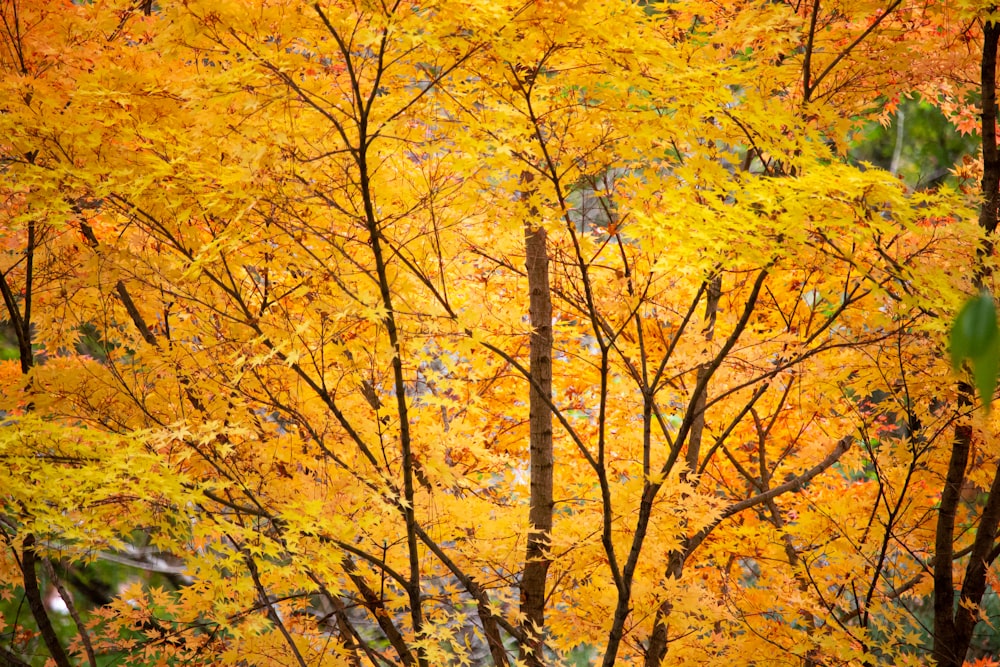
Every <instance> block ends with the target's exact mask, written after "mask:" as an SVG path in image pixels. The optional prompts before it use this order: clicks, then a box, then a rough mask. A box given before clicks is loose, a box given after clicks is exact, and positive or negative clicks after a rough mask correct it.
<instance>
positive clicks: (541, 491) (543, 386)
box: [521, 227, 553, 667]
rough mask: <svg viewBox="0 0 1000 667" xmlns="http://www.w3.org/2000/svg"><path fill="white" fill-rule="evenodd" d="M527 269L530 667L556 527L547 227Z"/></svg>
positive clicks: (535, 236) (529, 236)
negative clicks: (529, 386)
mask: <svg viewBox="0 0 1000 667" xmlns="http://www.w3.org/2000/svg"><path fill="white" fill-rule="evenodd" d="M525 250H526V255H527V257H526V260H525V268H526V269H527V275H528V291H529V293H530V302H529V306H528V314H529V319H530V321H531V349H530V355H531V366H530V369H529V372H530V373H531V376H532V380H533V381H532V383H531V391H530V394H529V411H530V412H529V427H530V435H529V443H528V444H529V450H530V453H529V461H530V465H531V500H530V502H531V507H530V510H529V513H528V521H529V523H530V524H531V530H530V532H529V533H528V543H527V549H526V552H525V565H524V575H523V577H522V580H521V613H522V614H523V617H524V621H523V623H522V626H523V628H524V630H525V634H526V635H527V636H528V638H529V640H528V646H526V647H522V651H521V653H522V655H521V658H522V659H523V660H524V661H525V663H526V664H527V665H528V666H529V667H539V666H540V665H542V664H544V656H543V655H542V652H543V648H544V637H543V631H544V627H545V582H546V577H547V575H548V571H549V554H548V549H549V533H550V532H551V530H552V507H553V502H552V468H553V458H552V410H551V409H550V408H549V405H550V403H551V401H552V294H551V291H550V289H549V258H548V242H547V237H546V234H545V230H544V229H543V228H541V227H536V228H528V229H526V230H525Z"/></svg>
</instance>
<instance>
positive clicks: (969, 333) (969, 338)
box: [951, 292, 997, 371]
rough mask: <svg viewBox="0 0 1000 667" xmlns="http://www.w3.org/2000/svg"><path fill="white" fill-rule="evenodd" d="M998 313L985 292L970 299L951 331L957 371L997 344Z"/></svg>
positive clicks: (954, 362) (952, 362)
mask: <svg viewBox="0 0 1000 667" xmlns="http://www.w3.org/2000/svg"><path fill="white" fill-rule="evenodd" d="M996 339H997V313H996V306H995V304H994V303H993V297H992V296H991V295H990V294H988V293H986V292H983V293H982V294H980V295H979V296H978V297H976V298H974V299H970V300H969V301H968V302H967V303H966V304H965V306H963V307H962V311H961V312H960V313H959V314H958V317H957V318H955V324H954V326H953V327H952V329H951V365H952V367H954V369H955V370H956V371H957V370H959V369H960V368H961V367H962V362H963V361H965V360H966V359H975V358H976V357H979V356H981V355H982V354H984V353H985V352H986V351H987V349H988V348H989V347H991V346H993V345H995V344H996Z"/></svg>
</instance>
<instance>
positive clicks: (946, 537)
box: [933, 23, 1000, 667]
mask: <svg viewBox="0 0 1000 667" xmlns="http://www.w3.org/2000/svg"><path fill="white" fill-rule="evenodd" d="M998 38H1000V25H998V24H996V23H987V24H986V25H985V26H984V28H983V57H982V69H981V77H982V100H983V101H982V104H983V113H982V119H983V120H982V137H983V180H982V195H983V204H982V208H981V209H980V211H979V225H980V227H982V228H983V229H984V230H985V231H986V232H987V233H988V234H989V235H991V236H992V234H993V232H994V231H995V230H996V226H997V209H998V205H1000V152H998V148H997V134H996V122H997V103H996V102H997V100H996V61H997V42H998ZM992 254H993V241H992V239H990V240H989V241H988V242H987V245H986V247H985V248H984V249H983V251H982V253H981V255H980V260H982V259H983V258H984V257H985V256H988V255H992ZM986 277H987V276H986V273H985V270H984V268H983V263H982V261H980V262H979V265H978V266H977V268H976V276H975V282H976V284H977V286H982V285H983V283H984V282H985V278H986ZM958 393H959V399H958V405H959V409H960V411H966V410H967V409H968V408H970V407H971V406H972V405H973V388H972V386H971V385H969V384H968V383H966V382H963V383H960V384H959V388H958ZM971 444H972V425H971V424H969V423H963V424H960V425H959V426H957V427H956V428H955V438H954V440H953V442H952V449H951V457H950V460H949V461H948V472H947V474H946V477H945V484H944V489H943V490H942V492H941V505H940V508H939V510H938V524H937V531H936V534H935V539H934V549H935V555H934V646H933V659H934V662H935V664H936V665H938V667H961V665H962V663H963V662H964V661H965V655H966V653H967V652H968V650H969V644H970V643H971V641H972V631H973V629H974V628H975V625H976V623H977V620H978V614H976V613H975V611H974V610H976V608H977V607H978V605H979V603H980V602H981V601H982V597H983V593H984V591H985V586H986V571H987V569H988V568H989V565H990V563H991V562H992V561H993V558H995V552H994V546H993V543H994V541H995V539H996V534H997V525H998V523H1000V473H997V474H996V475H995V476H994V478H993V482H992V484H991V487H990V493H989V498H988V500H987V501H986V506H985V507H984V508H983V512H982V514H981V516H980V517H979V526H978V527H977V529H976V537H975V540H974V543H973V548H972V552H971V553H970V555H969V563H968V565H967V566H966V570H965V577H964V580H963V582H962V593H961V602H962V604H960V605H958V607H957V608H956V606H955V582H954V570H953V561H954V559H953V551H954V540H955V517H956V515H957V513H958V507H959V503H960V502H961V490H962V484H963V482H964V481H965V471H966V468H967V467H968V463H969V451H970V449H971Z"/></svg>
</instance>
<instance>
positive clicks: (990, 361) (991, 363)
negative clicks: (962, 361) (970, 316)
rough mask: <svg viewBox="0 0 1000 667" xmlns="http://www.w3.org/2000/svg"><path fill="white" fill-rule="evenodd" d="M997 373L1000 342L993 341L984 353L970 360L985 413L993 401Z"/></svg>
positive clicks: (999, 360) (999, 364)
mask: <svg viewBox="0 0 1000 667" xmlns="http://www.w3.org/2000/svg"><path fill="white" fill-rule="evenodd" d="M997 371H1000V341H997V340H994V342H993V344H992V345H990V346H989V348H988V349H987V350H986V352H984V353H983V354H982V355H980V356H979V357H973V359H972V375H973V376H974V377H975V379H976V389H978V390H979V396H980V398H982V399H983V406H985V408H986V411H987V412H989V409H990V403H991V402H992V401H993V391H994V390H995V389H996V388H997Z"/></svg>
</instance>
